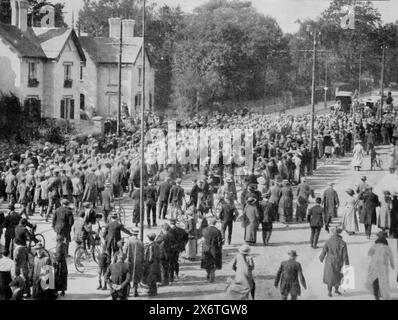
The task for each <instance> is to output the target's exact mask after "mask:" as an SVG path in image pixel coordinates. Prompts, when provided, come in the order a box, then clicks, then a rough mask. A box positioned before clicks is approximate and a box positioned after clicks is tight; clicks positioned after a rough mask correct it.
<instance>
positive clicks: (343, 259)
mask: <svg viewBox="0 0 398 320" xmlns="http://www.w3.org/2000/svg"><path fill="white" fill-rule="evenodd" d="M319 260H320V261H321V262H324V261H325V267H324V270H323V283H325V284H327V285H328V286H332V287H335V286H340V283H341V279H343V274H342V273H341V268H342V267H343V266H344V265H349V260H348V251H347V245H346V243H345V242H344V241H343V239H342V237H341V236H340V235H333V236H332V237H330V239H329V240H327V241H326V243H325V245H324V246H323V250H322V253H321V255H320V257H319Z"/></svg>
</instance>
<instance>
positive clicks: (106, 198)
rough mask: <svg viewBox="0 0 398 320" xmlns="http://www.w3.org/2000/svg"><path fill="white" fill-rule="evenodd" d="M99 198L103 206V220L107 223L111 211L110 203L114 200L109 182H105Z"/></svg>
mask: <svg viewBox="0 0 398 320" xmlns="http://www.w3.org/2000/svg"><path fill="white" fill-rule="evenodd" d="M101 199H102V205H103V207H104V221H105V223H108V219H109V214H110V212H111V211H112V204H113V202H114V198H113V192H112V184H111V183H109V182H107V183H105V189H104V190H103V191H102V192H101Z"/></svg>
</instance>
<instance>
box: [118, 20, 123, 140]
mask: <svg viewBox="0 0 398 320" xmlns="http://www.w3.org/2000/svg"><path fill="white" fill-rule="evenodd" d="M122 52H123V23H122V20H120V42H119V65H118V67H119V70H118V72H119V83H118V86H119V88H118V106H117V122H116V125H117V128H116V131H117V136H118V137H120V136H121V134H122V130H121V113H122Z"/></svg>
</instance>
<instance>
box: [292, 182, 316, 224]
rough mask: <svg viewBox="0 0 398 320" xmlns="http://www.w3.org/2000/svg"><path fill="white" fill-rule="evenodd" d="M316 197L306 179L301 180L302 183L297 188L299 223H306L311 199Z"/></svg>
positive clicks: (297, 215)
mask: <svg viewBox="0 0 398 320" xmlns="http://www.w3.org/2000/svg"><path fill="white" fill-rule="evenodd" d="M310 196H312V197H314V191H313V190H311V188H310V185H309V184H308V183H307V180H306V178H305V177H302V178H301V183H300V184H299V186H298V188H297V208H296V219H297V221H299V222H304V219H305V216H306V214H307V208H308V202H309V197H310Z"/></svg>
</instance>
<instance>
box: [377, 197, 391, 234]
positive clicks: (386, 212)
mask: <svg viewBox="0 0 398 320" xmlns="http://www.w3.org/2000/svg"><path fill="white" fill-rule="evenodd" d="M383 193H384V197H383V198H382V200H381V206H380V214H379V218H378V221H377V226H378V227H379V228H380V229H382V230H383V231H384V230H386V229H387V230H389V229H390V227H391V209H392V201H391V193H390V192H389V191H384V192H383Z"/></svg>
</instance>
